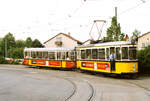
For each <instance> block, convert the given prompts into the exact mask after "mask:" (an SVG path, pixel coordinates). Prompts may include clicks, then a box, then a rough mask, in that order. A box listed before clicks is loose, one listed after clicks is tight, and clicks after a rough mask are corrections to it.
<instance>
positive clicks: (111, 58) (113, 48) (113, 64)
mask: <svg viewBox="0 0 150 101" xmlns="http://www.w3.org/2000/svg"><path fill="white" fill-rule="evenodd" d="M115 53H116V52H115V47H110V57H109V58H110V64H111V71H115V70H116V68H115V58H116V54H115Z"/></svg>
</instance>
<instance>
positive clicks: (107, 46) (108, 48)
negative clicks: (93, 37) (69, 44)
mask: <svg viewBox="0 0 150 101" xmlns="http://www.w3.org/2000/svg"><path fill="white" fill-rule="evenodd" d="M76 52H77V59H76V62H77V63H76V64H77V68H78V69H81V70H88V71H96V72H102V73H114V74H136V73H137V72H138V60H137V57H136V45H135V44H132V43H131V42H129V41H117V42H104V43H98V44H89V45H82V46H78V47H76ZM111 52H114V53H115V55H116V56H115V62H114V67H113V66H112V64H111V62H110V54H111Z"/></svg>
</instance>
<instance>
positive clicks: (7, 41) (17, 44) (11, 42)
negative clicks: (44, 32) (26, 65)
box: [0, 33, 43, 64]
mask: <svg viewBox="0 0 150 101" xmlns="http://www.w3.org/2000/svg"><path fill="white" fill-rule="evenodd" d="M24 47H28V48H30V47H43V45H42V44H41V42H40V41H39V40H38V39H35V40H34V41H32V39H31V38H30V37H28V38H27V39H26V41H24V40H15V37H14V36H13V34H11V33H8V34H7V35H5V36H4V38H1V39H0V63H12V64H18V62H17V61H13V62H9V61H6V60H5V58H4V57H6V56H5V54H6V53H5V52H6V50H5V49H7V57H8V58H13V59H22V58H23V50H24Z"/></svg>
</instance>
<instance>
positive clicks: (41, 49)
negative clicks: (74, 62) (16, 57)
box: [24, 47, 73, 52]
mask: <svg viewBox="0 0 150 101" xmlns="http://www.w3.org/2000/svg"><path fill="white" fill-rule="evenodd" d="M71 50H73V49H72V48H62V47H58V48H25V49H24V51H41V52H43V51H71Z"/></svg>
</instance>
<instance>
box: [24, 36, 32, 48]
mask: <svg viewBox="0 0 150 101" xmlns="http://www.w3.org/2000/svg"><path fill="white" fill-rule="evenodd" d="M25 46H26V47H28V48H30V47H32V39H31V38H30V37H28V38H27V39H26V42H25Z"/></svg>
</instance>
